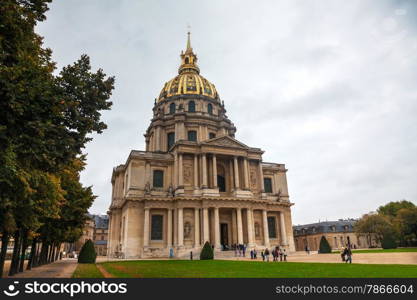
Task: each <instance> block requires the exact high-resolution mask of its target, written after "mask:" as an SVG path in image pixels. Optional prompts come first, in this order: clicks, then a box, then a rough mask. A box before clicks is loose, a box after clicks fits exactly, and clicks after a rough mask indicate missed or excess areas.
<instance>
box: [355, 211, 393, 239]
mask: <svg viewBox="0 0 417 300" xmlns="http://www.w3.org/2000/svg"><path fill="white" fill-rule="evenodd" d="M354 229H355V232H356V233H358V234H372V235H374V236H375V238H376V240H377V241H378V242H382V239H383V238H384V236H386V235H394V234H395V230H394V227H393V226H392V224H391V222H390V220H389V218H388V217H386V216H384V215H379V214H367V215H364V216H363V217H362V218H361V219H359V220H358V222H356V224H355V227H354Z"/></svg>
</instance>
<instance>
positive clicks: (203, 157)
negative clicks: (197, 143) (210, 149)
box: [201, 153, 207, 188]
mask: <svg viewBox="0 0 417 300" xmlns="http://www.w3.org/2000/svg"><path fill="white" fill-rule="evenodd" d="M201 159H202V161H203V188H207V157H206V154H205V153H203V154H201Z"/></svg>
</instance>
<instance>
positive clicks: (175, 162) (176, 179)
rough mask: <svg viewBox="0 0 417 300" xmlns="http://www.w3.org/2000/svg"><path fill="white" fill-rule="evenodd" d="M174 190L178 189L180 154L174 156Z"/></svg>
mask: <svg viewBox="0 0 417 300" xmlns="http://www.w3.org/2000/svg"><path fill="white" fill-rule="evenodd" d="M173 183H174V189H176V188H177V187H178V153H175V154H174V178H173Z"/></svg>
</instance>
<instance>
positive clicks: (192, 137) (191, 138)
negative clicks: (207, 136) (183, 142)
mask: <svg viewBox="0 0 417 300" xmlns="http://www.w3.org/2000/svg"><path fill="white" fill-rule="evenodd" d="M188 140H189V141H192V142H196V141H197V131H195V130H191V131H188Z"/></svg>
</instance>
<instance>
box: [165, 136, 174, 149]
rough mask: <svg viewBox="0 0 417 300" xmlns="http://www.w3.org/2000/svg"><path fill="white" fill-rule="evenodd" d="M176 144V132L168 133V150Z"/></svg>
mask: <svg viewBox="0 0 417 300" xmlns="http://www.w3.org/2000/svg"><path fill="white" fill-rule="evenodd" d="M174 144H175V132H170V133H168V149H167V150H168V151H169V149H171V147H172V146H173V145H174Z"/></svg>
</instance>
